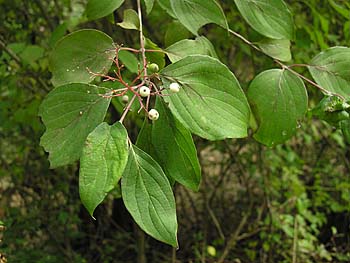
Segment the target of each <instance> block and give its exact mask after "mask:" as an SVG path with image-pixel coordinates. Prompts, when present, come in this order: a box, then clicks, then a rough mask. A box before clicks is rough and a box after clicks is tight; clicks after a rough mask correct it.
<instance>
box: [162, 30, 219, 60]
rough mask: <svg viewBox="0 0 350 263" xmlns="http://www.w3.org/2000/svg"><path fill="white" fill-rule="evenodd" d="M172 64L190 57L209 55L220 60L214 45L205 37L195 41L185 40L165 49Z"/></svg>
mask: <svg viewBox="0 0 350 263" xmlns="http://www.w3.org/2000/svg"><path fill="white" fill-rule="evenodd" d="M165 51H166V53H167V55H168V57H169V59H170V61H171V62H172V63H174V62H176V61H179V60H180V59H182V58H184V57H186V56H189V55H208V56H211V57H214V58H218V57H217V55H216V52H215V49H214V47H213V45H212V44H211V43H210V41H209V40H208V39H207V38H205V37H202V36H201V37H197V38H196V39H195V40H192V39H183V40H181V41H179V42H176V43H175V44H173V45H171V46H170V47H168V48H167V49H165Z"/></svg>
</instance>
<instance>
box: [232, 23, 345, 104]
mask: <svg viewBox="0 0 350 263" xmlns="http://www.w3.org/2000/svg"><path fill="white" fill-rule="evenodd" d="M228 31H229V32H230V33H231V34H232V35H234V36H235V37H237V38H239V39H240V40H242V41H243V42H244V43H246V44H247V45H249V46H251V47H252V48H254V49H255V50H257V51H259V52H261V53H263V54H265V55H266V56H268V55H267V54H266V53H265V52H263V51H262V50H261V49H260V48H259V47H258V46H256V45H255V44H253V43H252V42H250V41H249V40H248V39H246V38H245V37H243V36H242V35H240V34H239V33H237V32H235V31H233V30H231V29H229V30H228ZM268 57H270V56H268ZM273 61H275V62H276V63H277V64H278V65H280V66H281V67H282V68H283V69H286V70H288V71H289V72H291V73H292V74H294V75H296V76H298V77H300V78H302V79H303V80H304V81H306V82H308V83H309V84H311V85H312V86H314V87H316V88H318V89H319V90H321V91H322V92H323V93H325V94H328V95H334V96H337V97H339V98H341V99H343V100H344V99H345V98H344V97H343V96H342V95H340V94H337V93H333V92H330V91H328V90H326V89H325V88H323V87H321V86H320V85H318V84H317V83H315V82H314V81H312V80H311V79H309V78H307V77H305V76H303V75H301V74H299V73H298V72H296V71H294V70H292V69H291V67H297V66H299V67H301V66H302V67H308V66H309V65H307V64H293V65H291V66H287V65H285V64H283V63H282V62H281V61H279V60H277V59H274V60H273Z"/></svg>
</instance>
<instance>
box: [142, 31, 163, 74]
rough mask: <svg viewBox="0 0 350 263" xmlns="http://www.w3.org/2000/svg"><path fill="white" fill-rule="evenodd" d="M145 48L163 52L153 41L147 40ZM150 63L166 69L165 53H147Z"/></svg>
mask: <svg viewBox="0 0 350 263" xmlns="http://www.w3.org/2000/svg"><path fill="white" fill-rule="evenodd" d="M145 48H146V49H155V50H159V51H162V49H161V48H159V47H158V46H157V44H156V43H154V42H153V41H152V40H150V39H148V38H145ZM146 57H147V61H148V63H156V64H157V65H158V66H159V68H164V66H165V54H164V53H163V52H147V53H146Z"/></svg>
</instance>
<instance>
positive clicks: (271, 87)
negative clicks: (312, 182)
mask: <svg viewBox="0 0 350 263" xmlns="http://www.w3.org/2000/svg"><path fill="white" fill-rule="evenodd" d="M248 99H249V101H250V103H251V106H252V110H253V113H254V115H255V117H256V119H257V120H258V124H259V128H258V130H257V131H256V133H255V134H254V138H255V139H256V140H257V141H259V142H261V143H263V144H265V145H267V146H273V145H276V144H279V143H283V142H285V141H286V140H288V139H289V138H290V137H292V136H293V135H294V133H295V131H296V127H297V121H298V120H299V119H300V118H302V117H303V116H304V114H305V112H306V110H307V100H308V99H307V93H306V89H305V86H304V83H303V81H302V80H301V79H300V78H299V77H297V76H295V75H293V74H292V73H290V72H289V71H286V70H280V69H271V70H267V71H264V72H262V73H260V74H259V75H258V76H256V77H255V79H254V80H253V81H252V83H251V84H250V86H249V88H248Z"/></svg>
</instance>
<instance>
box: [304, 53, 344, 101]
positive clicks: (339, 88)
mask: <svg viewBox="0 0 350 263" xmlns="http://www.w3.org/2000/svg"><path fill="white" fill-rule="evenodd" d="M309 71H310V73H311V75H312V77H313V78H314V79H315V81H316V82H317V84H319V85H320V86H322V87H323V88H324V89H326V90H328V91H330V92H332V93H336V94H340V95H342V96H344V97H345V98H350V48H348V47H333V48H329V49H327V50H325V51H323V52H321V53H320V54H318V55H317V56H316V57H315V58H314V59H313V60H312V61H311V63H310V66H309Z"/></svg>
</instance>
